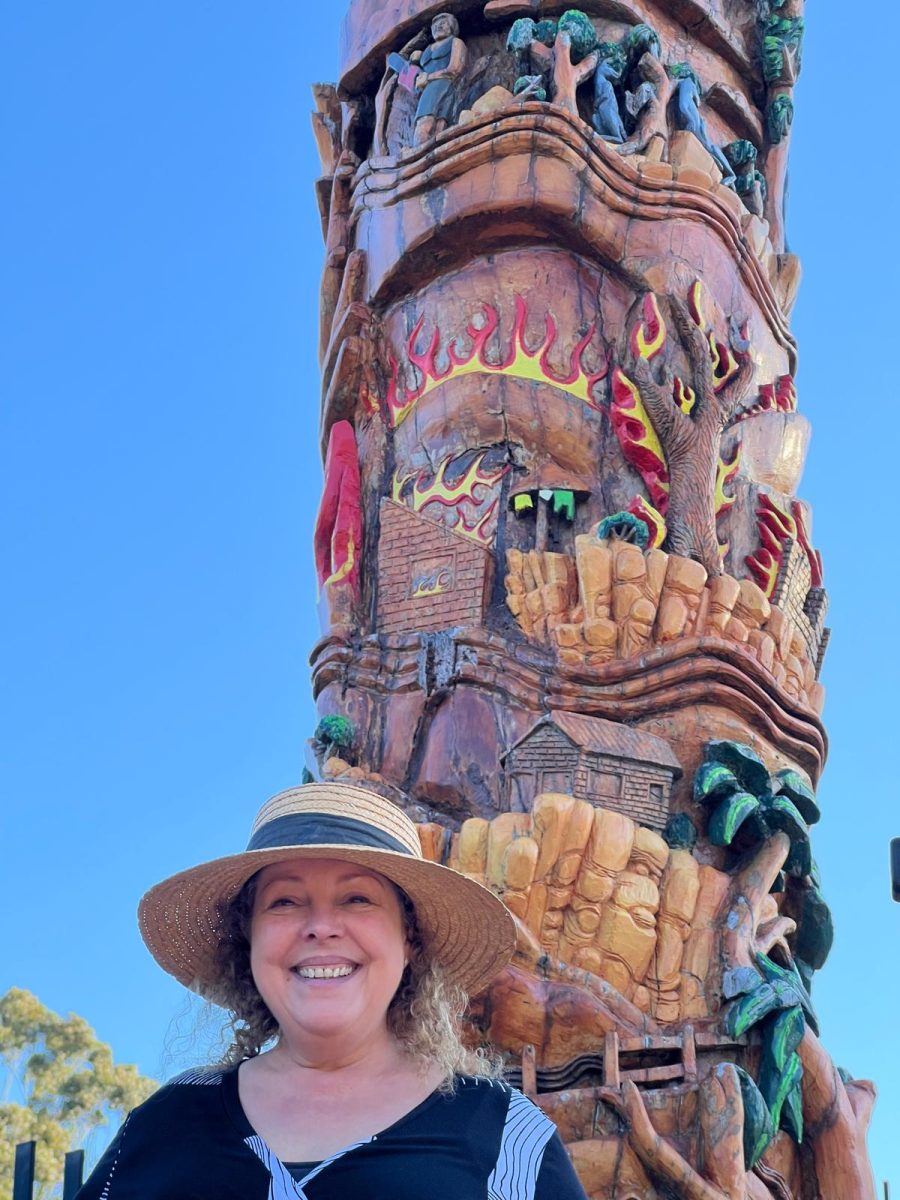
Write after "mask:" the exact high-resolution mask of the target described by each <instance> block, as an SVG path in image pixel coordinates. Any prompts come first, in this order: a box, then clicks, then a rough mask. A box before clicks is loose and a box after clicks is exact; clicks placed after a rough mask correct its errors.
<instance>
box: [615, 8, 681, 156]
mask: <svg viewBox="0 0 900 1200" xmlns="http://www.w3.org/2000/svg"><path fill="white" fill-rule="evenodd" d="M624 46H625V51H626V53H627V55H628V68H627V81H628V84H629V88H628V90H627V91H626V93H625V108H626V111H627V113H628V115H629V116H630V117H631V119H632V120H633V121H634V127H633V129H632V131H631V133H630V135H629V136H628V138H627V140H626V141H625V142H624V143H623V144H622V146H620V148H619V153H620V154H625V155H627V154H643V155H644V156H645V157H646V158H648V159H649V160H650V161H651V162H662V161H663V159H664V158H665V154H666V149H667V147H668V145H669V119H668V110H669V100H670V98H671V96H672V80H671V79H670V78H669V76H668V74H667V72H666V69H665V67H664V66H663V64H662V62H661V61H660V54H661V53H662V50H661V47H660V42H659V36H658V35H657V33H656V31H655V30H654V29H652V28H651V27H650V26H649V25H636V26H635V27H634V28H633V29H632V30H630V31H629V33H628V34H627V36H626V38H625V42H624Z"/></svg>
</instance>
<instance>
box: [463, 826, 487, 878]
mask: <svg viewBox="0 0 900 1200" xmlns="http://www.w3.org/2000/svg"><path fill="white" fill-rule="evenodd" d="M490 830H491V826H490V822H489V821H485V820H484V819H483V818H482V817H470V819H469V820H468V821H463V823H462V827H461V829H460V831H459V842H458V845H457V858H458V867H457V869H458V870H460V871H462V872H463V874H464V875H471V876H472V877H473V878H475V879H478V880H480V881H482V882H483V881H484V876H485V872H486V870H487V854H488V837H489V836H490Z"/></svg>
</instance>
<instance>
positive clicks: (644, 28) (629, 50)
mask: <svg viewBox="0 0 900 1200" xmlns="http://www.w3.org/2000/svg"><path fill="white" fill-rule="evenodd" d="M622 46H623V47H624V50H625V53H626V54H628V56H629V57H630V58H635V59H636V58H640V56H641V55H643V54H646V53H647V51H648V50H649V51H650V53H651V54H655V55H656V57H657V58H659V56H660V55H661V54H662V43H661V42H660V40H659V34H658V33H657V32H656V30H655V29H654V28H653V26H652V25H644V24H641V25H633V26H632V27H631V29H629V30H628V32H627V33H626V34H625V37H624V38H623V39H622Z"/></svg>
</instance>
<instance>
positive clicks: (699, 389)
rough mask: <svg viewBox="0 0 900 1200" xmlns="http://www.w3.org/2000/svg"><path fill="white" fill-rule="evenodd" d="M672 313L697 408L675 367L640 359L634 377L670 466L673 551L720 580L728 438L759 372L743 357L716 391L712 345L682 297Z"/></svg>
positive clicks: (672, 302) (673, 302) (669, 302)
mask: <svg viewBox="0 0 900 1200" xmlns="http://www.w3.org/2000/svg"><path fill="white" fill-rule="evenodd" d="M665 307H666V308H667V309H668V311H669V314H670V316H671V319H672V323H673V324H674V326H675V329H676V331H677V333H678V338H679V341H680V342H681V346H682V349H683V350H684V353H685V355H686V357H687V360H688V364H689V366H690V384H689V386H690V388H691V390H692V392H693V394H694V397H695V399H694V401H693V404H692V406H691V407H690V408H688V406H687V405H682V404H680V403H679V402H678V399H677V391H676V375H675V373H674V372H673V371H672V370H670V369H669V368H668V367H664V368H663V370H662V371H661V372H657V373H654V368H653V366H652V364H651V362H650V361H649V360H648V359H647V358H646V357H644V356H642V355H641V354H637V355H636V356H635V357H634V360H633V362H632V364H631V372H632V374H633V375H634V378H635V381H636V382H637V384H638V387H639V389H640V393H641V399H642V400H643V402H644V405H645V407H646V409H647V412H648V414H649V416H650V420H651V421H652V423H653V427H654V429H655V430H656V433H657V435H658V437H659V440H660V442H661V443H662V447H663V451H664V454H665V461H666V464H667V466H668V472H669V506H668V512H667V525H668V530H669V533H668V537H667V539H666V546H667V548H668V549H669V550H671V551H672V553H674V554H678V555H680V556H682V557H683V558H694V559H696V560H697V561H698V562H701V563H702V564H703V566H704V567H705V568H706V570H707V571H708V572H709V574H710V575H719V574H721V570H722V568H721V564H720V553H719V544H718V541H717V537H716V511H715V499H716V473H717V468H718V463H719V454H720V443H721V439H722V432H723V430H724V429H725V427H726V425H727V424H728V423H729V422H730V421H731V420H732V418H733V417H734V416H735V414H736V413H737V412H738V411H739V409H740V406H741V402H742V401H743V400H744V398H745V396H746V394H747V389H748V386H749V383H750V377H751V376H752V374H753V364H752V362H751V361H750V360H749V358H748V357H747V356H746V355H742V356H741V359H740V365H739V367H738V370H737V372H736V373H735V374H734V375H733V376H732V377H731V378H730V379H729V380H728V381H727V382H725V383H720V384H718V385H717V382H716V379H715V378H714V375H713V364H712V361H711V358H710V347H709V342H708V340H707V338H705V337H704V335H703V333H702V332H701V330H700V329H699V328H698V326H697V324H696V323H695V321H694V320H693V319H692V318H691V314H690V311H689V309H688V307H687V305H686V304H684V303H683V302H682V301H681V300H680V299H679V298H678V297H677V296H668V297H667V298H666V303H665ZM686 409H687V411H686Z"/></svg>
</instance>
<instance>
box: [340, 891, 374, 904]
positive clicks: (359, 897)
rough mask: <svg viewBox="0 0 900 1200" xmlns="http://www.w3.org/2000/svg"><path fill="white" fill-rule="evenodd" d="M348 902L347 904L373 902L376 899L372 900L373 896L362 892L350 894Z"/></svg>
mask: <svg viewBox="0 0 900 1200" xmlns="http://www.w3.org/2000/svg"><path fill="white" fill-rule="evenodd" d="M346 903H347V904H373V903H374V901H373V900H372V898H371V896H363V895H362V893H360V894H358V895H355V896H348V897H347V901H346Z"/></svg>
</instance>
